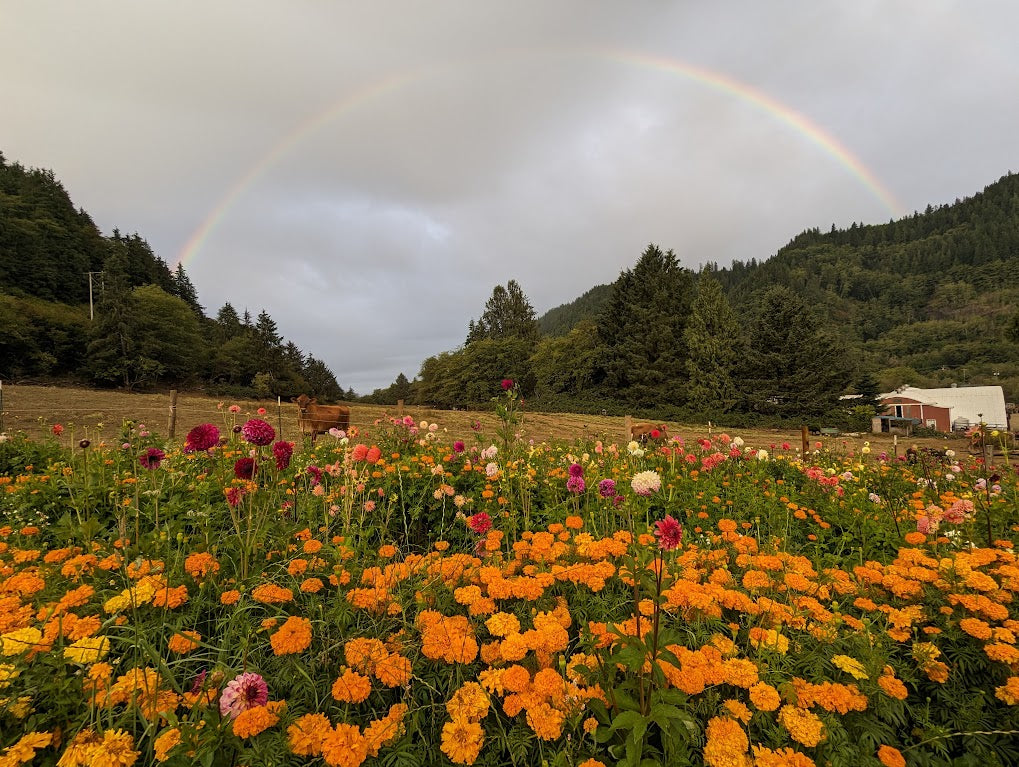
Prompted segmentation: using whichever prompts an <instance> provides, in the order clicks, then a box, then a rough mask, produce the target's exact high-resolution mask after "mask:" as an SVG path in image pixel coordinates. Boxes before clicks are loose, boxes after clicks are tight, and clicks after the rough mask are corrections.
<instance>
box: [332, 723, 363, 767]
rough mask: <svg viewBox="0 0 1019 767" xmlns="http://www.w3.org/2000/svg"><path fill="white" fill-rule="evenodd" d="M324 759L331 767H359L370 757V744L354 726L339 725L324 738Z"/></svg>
mask: <svg viewBox="0 0 1019 767" xmlns="http://www.w3.org/2000/svg"><path fill="white" fill-rule="evenodd" d="M322 757H323V758H324V759H325V761H326V764H328V765H329V767H359V765H360V764H361V763H362V762H363V761H364V760H365V759H366V758H367V757H368V744H367V743H366V742H365V739H364V736H363V735H362V734H361V730H360V729H358V728H357V727H356V726H355V725H352V724H338V725H336V727H335V728H333V729H331V730H329V731H328V732H326V734H325V737H324V738H322Z"/></svg>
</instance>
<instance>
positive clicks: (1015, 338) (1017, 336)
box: [1005, 311, 1019, 344]
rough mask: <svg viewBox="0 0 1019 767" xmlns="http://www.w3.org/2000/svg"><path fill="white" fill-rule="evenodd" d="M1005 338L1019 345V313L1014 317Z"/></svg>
mask: <svg viewBox="0 0 1019 767" xmlns="http://www.w3.org/2000/svg"><path fill="white" fill-rule="evenodd" d="M1005 336H1006V338H1008V339H1009V340H1010V341H1011V342H1012V343H1014V344H1019V311H1017V312H1016V313H1015V315H1014V316H1013V317H1012V321H1011V322H1010V323H1009V324H1008V328H1007V330H1006V331H1005Z"/></svg>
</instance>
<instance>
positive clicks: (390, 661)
mask: <svg viewBox="0 0 1019 767" xmlns="http://www.w3.org/2000/svg"><path fill="white" fill-rule="evenodd" d="M373 673H374V675H375V678H376V679H378V680H379V681H380V682H382V684H384V685H385V686H386V687H402V686H403V685H405V684H407V683H408V682H410V679H411V674H412V670H411V665H410V659H409V658H405V657H403V656H402V655H400V654H399V653H395V652H394V653H390V654H389V656H387V657H386V658H383V659H382V660H380V661H379V662H378V663H376V664H375V670H374V672H373Z"/></svg>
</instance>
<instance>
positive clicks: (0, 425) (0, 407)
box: [0, 381, 4, 434]
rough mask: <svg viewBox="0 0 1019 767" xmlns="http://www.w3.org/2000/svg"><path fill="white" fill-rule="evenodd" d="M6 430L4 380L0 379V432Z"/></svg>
mask: <svg viewBox="0 0 1019 767" xmlns="http://www.w3.org/2000/svg"><path fill="white" fill-rule="evenodd" d="M3 432H4V382H3V381H0V434H3Z"/></svg>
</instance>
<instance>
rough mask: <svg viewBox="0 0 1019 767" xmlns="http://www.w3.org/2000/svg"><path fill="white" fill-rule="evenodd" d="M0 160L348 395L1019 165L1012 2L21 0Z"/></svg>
mask: <svg viewBox="0 0 1019 767" xmlns="http://www.w3.org/2000/svg"><path fill="white" fill-rule="evenodd" d="M0 32H2V43H0V104H2V111H0V151H3V153H4V154H5V155H6V156H7V158H8V160H10V161H18V162H21V163H22V164H25V165H29V166H33V167H42V168H49V169H52V170H53V171H54V173H55V174H56V176H57V178H59V179H60V180H61V181H62V182H63V183H64V185H65V187H66V188H67V190H68V192H69V193H70V195H71V198H72V199H73V200H74V202H75V204H76V205H78V206H80V207H83V208H84V209H85V210H87V211H88V212H89V213H90V214H91V215H92V217H93V218H94V219H95V221H96V223H97V224H98V226H99V227H100V229H102V231H103V233H104V234H110V233H111V232H112V230H113V229H114V228H115V227H116V228H119V229H120V231H121V232H122V233H125V234H131V233H135V232H137V233H138V234H139V235H140V236H142V237H143V238H144V239H146V240H147V241H148V242H149V243H150V244H151V245H152V247H153V249H154V250H155V252H156V253H157V254H158V255H159V256H160V257H161V258H163V259H164V260H165V261H166V262H167V263H168V264H169V265H170V266H171V267H173V266H175V265H176V263H177V262H178V261H180V260H181V259H182V258H183V259H184V264H185V267H186V269H187V270H188V273H189V274H190V276H191V279H192V281H193V282H194V283H195V286H196V287H197V289H198V293H199V299H200V301H201V302H202V304H203V305H204V306H205V308H206V311H207V313H208V314H210V315H213V316H214V315H215V313H216V312H217V310H218V309H219V308H220V307H221V306H222V305H223V303H224V302H226V301H230V302H231V303H233V304H234V306H235V307H236V308H237V309H238V310H239V311H242V310H243V309H244V308H247V309H249V310H250V311H251V312H252V314H253V315H254V314H257V313H258V312H259V311H260V310H262V309H265V310H266V311H268V312H269V314H270V315H272V317H273V319H275V320H276V322H277V324H278V325H279V328H280V330H281V332H282V333H283V334H284V335H285V336H286V338H287V339H289V340H292V341H294V342H295V343H296V344H297V345H298V346H299V347H301V348H302V349H304V350H305V351H306V352H309V353H311V354H313V355H315V356H316V357H318V358H320V359H322V360H324V361H325V362H326V363H327V364H328V365H329V366H330V368H331V369H332V370H333V372H334V373H335V374H336V377H337V379H338V381H339V382H340V385H341V386H343V387H344V388H349V387H353V388H354V389H355V390H356V391H357V392H358V393H362V394H364V393H368V392H370V391H371V390H373V389H375V388H378V387H384V386H387V385H388V384H390V383H391V382H392V381H393V379H394V378H395V377H396V375H397V374H398V373H400V372H403V373H405V374H406V375H407V376H408V378H413V377H414V376H415V375H416V374H417V373H418V371H419V369H420V365H421V361H422V360H423V359H424V358H426V357H428V356H430V355H433V354H437V353H439V352H442V351H446V350H450V349H454V348H456V347H457V346H459V345H460V344H461V343H462V342H463V340H464V338H465V335H466V332H467V325H468V322H469V321H470V320H471V319H472V318H477V317H479V316H480V314H481V312H482V310H483V307H484V303H485V301H486V300H487V299H488V297H489V296H490V295H491V292H492V288H493V287H494V286H495V285H497V284H505V283H506V282H507V281H508V280H510V279H515V280H517V281H518V282H519V283H520V285H521V286H522V288H523V289H524V292H525V293H526V294H527V296H528V297H529V298H530V300H531V303H532V304H533V305H534V307H535V310H536V311H537V312H538V314H541V313H543V312H545V311H547V310H548V309H550V308H552V307H555V306H558V305H560V304H563V303H566V302H568V301H571V300H573V299H574V298H576V297H578V296H579V295H580V294H582V293H583V292H585V291H586V290H588V289H589V288H591V287H592V286H594V285H596V284H601V283H607V282H611V281H613V280H614V279H615V278H616V277H618V275H619V273H620V271H622V270H624V269H628V268H630V267H631V266H633V264H634V263H635V262H636V260H637V258H638V257H639V256H640V254H641V252H642V251H643V250H644V248H645V247H646V246H647V244H648V243H650V242H654V243H656V244H658V245H660V246H661V247H663V248H671V249H673V250H674V251H675V252H676V254H677V255H678V257H679V258H680V260H681V261H682V263H684V264H685V265H687V266H689V267H691V268H697V267H698V266H699V265H701V264H703V263H704V262H706V261H715V262H717V263H719V264H722V265H725V264H728V263H730V262H731V261H732V260H733V259H740V260H744V261H745V260H749V259H750V258H757V259H759V260H760V259H765V258H768V257H769V256H771V255H773V254H774V253H775V252H776V250H777V249H778V248H779V247H781V246H782V245H784V244H785V243H787V242H788V241H789V240H790V239H791V238H792V237H793V236H794V235H796V234H797V233H798V232H800V231H802V230H804V229H807V228H811V227H820V228H821V229H828V228H830V227H831V225H832V224H835V225H836V226H840V227H842V226H848V225H849V224H851V223H852V222H854V221H857V222H863V223H882V222H887V221H888V220H889V219H890V218H892V217H893V216H894V217H898V216H900V215H904V214H909V213H912V212H913V211H914V210H921V211H922V210H923V209H924V208H925V207H926V206H927V204H928V203H933V204H935V205H938V204H941V203H946V202H952V201H954V200H955V199H956V198H962V197H967V196H970V195H972V194H974V193H975V192H978V191H980V190H981V189H983V187H984V186H986V185H987V184H989V183H991V182H993V181H995V180H997V179H998V178H999V177H1001V176H1002V175H1004V174H1005V173H1006V172H1008V171H1009V170H1019V161H1017V153H1019V138H1017V136H1019V133H1017V130H1019V127H1017V126H1019V96H1017V94H1019V44H1017V43H1016V35H1017V32H1019V3H1016V2H1012V1H1011V0H1002V1H1001V2H980V1H979V0H966V1H965V2H936V1H935V0H917V1H916V2H895V0H872V1H869V2H868V1H867V0H854V2H851V3H836V2H823V1H817V2H815V1H813V0H799V1H797V2H770V1H769V2H760V1H759V0H748V1H747V2H717V3H707V2H675V3H668V2H664V1H655V2H594V1H593V0H574V1H571V2H550V1H549V0H542V1H540V2H526V1H521V0H513V1H512V2H510V1H509V0H507V1H506V2H499V3H496V2H483V1H480V0H464V1H463V2H443V1H442V0H430V1H429V2H423V1H422V0H414V2H409V1H407V2H405V1H402V0H401V1H399V2H397V1H385V2H377V1H376V2H358V3H352V2H326V1H325V0H316V1H314V2H312V1H310V0H309V1H307V2H302V1H301V0H287V1H286V2H283V1H282V0H277V1H276V2H266V1H264V0H243V1H240V0H238V1H236V2H221V1H220V0H212V1H210V0H201V1H200V2H198V1H194V2H191V1H188V0H173V1H172V2H156V1H154V0H150V1H146V2H140V1H139V0H109V1H105V2H104V1H103V0H89V2H81V0H68V1H67V2H54V1H53V0H31V1H29V0H25V1H24V2H15V0H0Z"/></svg>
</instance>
